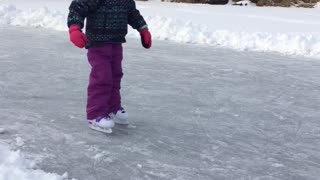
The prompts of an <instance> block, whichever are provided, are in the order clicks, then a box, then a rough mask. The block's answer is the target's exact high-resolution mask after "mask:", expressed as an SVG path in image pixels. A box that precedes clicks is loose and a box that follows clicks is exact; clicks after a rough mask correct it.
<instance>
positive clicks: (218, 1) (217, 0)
mask: <svg viewBox="0 0 320 180" xmlns="http://www.w3.org/2000/svg"><path fill="white" fill-rule="evenodd" d="M228 2H229V0H208V4H215V5H225V4H228Z"/></svg>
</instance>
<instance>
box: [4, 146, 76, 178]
mask: <svg viewBox="0 0 320 180" xmlns="http://www.w3.org/2000/svg"><path fill="white" fill-rule="evenodd" d="M67 178H68V175H67V174H64V175H63V176H60V175H57V174H54V173H46V172H44V171H42V170H39V169H36V168H35V162H34V161H31V160H27V159H25V158H24V155H23V154H22V153H21V152H20V151H11V150H10V148H9V145H6V144H4V143H1V142H0V180H67ZM74 180H75V179H74Z"/></svg>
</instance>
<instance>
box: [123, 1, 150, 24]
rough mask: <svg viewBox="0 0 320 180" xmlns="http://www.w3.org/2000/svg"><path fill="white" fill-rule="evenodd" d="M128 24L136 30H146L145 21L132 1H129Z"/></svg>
mask: <svg viewBox="0 0 320 180" xmlns="http://www.w3.org/2000/svg"><path fill="white" fill-rule="evenodd" d="M128 24H129V25H130V26H131V27H132V28H133V29H137V30H140V29H144V28H148V25H147V23H146V21H145V20H144V18H143V17H142V16H141V14H140V12H139V11H138V10H137V8H136V3H135V2H134V0H129V12H128Z"/></svg>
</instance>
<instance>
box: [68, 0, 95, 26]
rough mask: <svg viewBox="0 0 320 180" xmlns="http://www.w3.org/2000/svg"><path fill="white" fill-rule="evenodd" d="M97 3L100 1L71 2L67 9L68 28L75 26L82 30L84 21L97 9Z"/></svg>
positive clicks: (83, 0)
mask: <svg viewBox="0 0 320 180" xmlns="http://www.w3.org/2000/svg"><path fill="white" fill-rule="evenodd" d="M99 3H100V0H73V1H72V2H71V5H70V7H69V15H68V27H70V26H71V25H74V24H76V25H79V26H80V27H81V29H82V28H83V26H84V19H85V18H86V17H87V16H88V14H89V13H90V12H94V11H95V10H96V9H97V8H98V6H99Z"/></svg>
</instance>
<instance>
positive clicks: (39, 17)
mask: <svg viewBox="0 0 320 180" xmlns="http://www.w3.org/2000/svg"><path fill="white" fill-rule="evenodd" d="M65 21H66V16H65V15H63V14H62V13H60V12H58V11H50V10H49V9H48V8H46V7H44V8H41V9H37V10H33V9H29V10H26V11H22V10H18V9H17V8H16V6H14V5H5V6H0V24H10V25H16V26H31V27H44V28H50V29H55V30H66V29H67V28H66V25H65Z"/></svg>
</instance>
